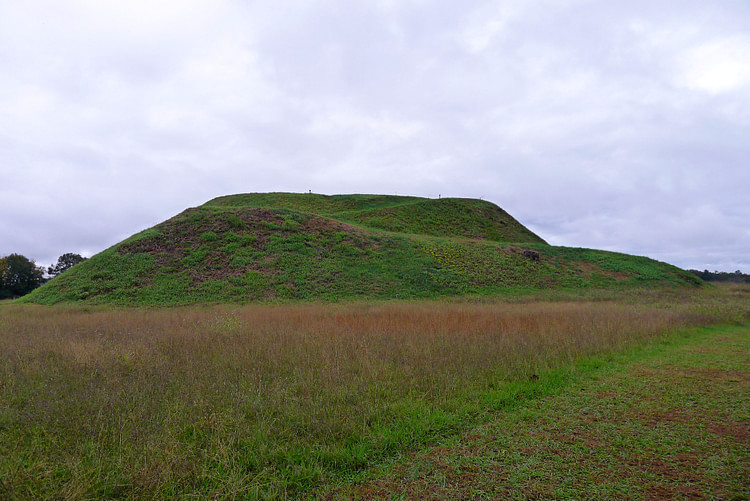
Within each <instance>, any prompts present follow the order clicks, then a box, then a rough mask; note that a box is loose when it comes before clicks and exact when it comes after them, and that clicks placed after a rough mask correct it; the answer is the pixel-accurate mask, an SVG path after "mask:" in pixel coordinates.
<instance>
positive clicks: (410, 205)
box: [23, 193, 700, 306]
mask: <svg viewBox="0 0 750 501" xmlns="http://www.w3.org/2000/svg"><path fill="white" fill-rule="evenodd" d="M697 283H700V281H699V280H697V279H696V278H694V277H693V276H692V275H691V274H689V273H688V272H685V271H683V270H680V269H679V268H676V267H674V266H671V265H668V264H666V263H661V262H658V261H654V260H652V259H648V258H645V257H637V256H631V255H626V254H619V253H614V252H606V251H598V250H591V249H575V248H566V247H554V246H550V245H547V244H546V242H545V241H544V240H542V239H541V238H540V237H539V236H538V235H536V234H534V233H533V232H532V231H530V230H529V229H528V228H526V227H524V226H523V225H522V224H521V223H519V222H518V221H516V220H515V219H514V218H513V217H512V216H511V215H510V214H508V213H507V212H505V211H504V210H502V209H501V208H500V207H498V206H497V205H495V204H492V203H490V202H486V201H482V200H475V199H462V198H442V199H427V198H419V197H402V196H385V195H334V196H325V195H317V194H293V193H256V194H243V195H231V196H225V197H219V198H216V199H213V200H211V201H209V202H206V203H205V204H203V205H201V206H199V207H195V208H190V209H187V210H185V211H184V212H182V213H180V214H178V215H176V216H175V217H173V218H171V219H168V220H166V221H164V222H163V223H160V224H157V225H156V226H154V227H153V228H150V229H147V230H145V231H142V232H140V233H137V234H136V235H133V236H132V237H130V238H128V239H127V240H124V241H122V242H120V243H118V244H116V245H114V246H112V247H111V248H109V249H107V250H105V251H103V252H101V253H99V254H97V255H95V256H93V257H92V258H90V259H88V260H87V261H84V262H83V263H80V264H78V265H76V266H74V267H73V268H71V269H70V270H68V271H67V272H65V273H63V274H61V275H59V276H58V277H56V278H54V279H53V280H51V281H50V282H48V283H47V284H45V285H44V286H42V287H40V288H39V289H36V290H35V291H33V292H32V293H31V294H29V295H27V296H25V297H24V298H23V301H25V302H36V303H45V304H53V303H59V302H86V303H107V304H119V305H133V306H137V305H179V304H194V303H220V302H235V303H243V302H251V301H275V300H310V299H316V300H327V301H333V300H339V299H346V298H364V299H370V298H372V299H374V298H383V299H385V298H404V299H406V298H419V297H442V296H454V295H463V294H501V293H507V292H513V291H519V290H534V289H545V288H556V289H578V288H592V287H593V288H627V287H643V286H673V287H674V286H688V285H695V284H697Z"/></svg>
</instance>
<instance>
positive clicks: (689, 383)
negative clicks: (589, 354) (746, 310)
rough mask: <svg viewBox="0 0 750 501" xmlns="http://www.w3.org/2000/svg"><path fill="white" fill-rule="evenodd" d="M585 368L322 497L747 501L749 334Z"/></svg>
mask: <svg viewBox="0 0 750 501" xmlns="http://www.w3.org/2000/svg"><path fill="white" fill-rule="evenodd" d="M588 363H589V364H594V365H593V366H590V367H589V369H592V370H585V371H583V372H584V374H586V375H585V376H583V377H578V378H577V379H576V378H573V380H571V381H570V382H569V383H567V384H565V385H564V388H562V389H560V390H559V391H556V392H555V391H554V390H553V394H552V395H550V396H548V397H545V398H541V399H535V400H534V399H532V400H528V401H527V402H526V403H524V404H521V405H520V406H519V407H517V408H515V409H510V410H507V411H504V412H501V413H498V415H497V417H496V418H495V419H493V420H492V421H491V422H489V423H487V424H483V425H481V426H478V427H476V428H474V429H472V430H471V431H469V432H466V433H464V434H462V435H461V436H460V437H456V438H452V439H449V440H447V441H445V442H443V443H442V444H440V445H438V446H435V447H432V448H429V449H426V450H424V451H422V452H420V453H417V454H411V455H409V456H407V457H405V458H403V459H402V460H401V461H399V462H397V463H396V464H394V465H392V466H390V467H389V468H388V469H386V470H384V471H379V472H371V473H370V478H369V480H367V481H365V482H364V483H360V484H359V485H355V486H348V487H345V488H340V489H338V490H335V491H333V492H330V493H329V494H328V495H327V496H326V499H645V500H653V499H750V438H749V431H750V328H748V327H727V328H722V329H702V330H697V331H696V330H694V331H692V332H690V333H688V334H685V335H681V336H679V337H673V338H671V339H670V340H669V341H668V342H665V343H659V344H655V345H652V346H651V347H649V348H647V349H646V351H636V352H631V353H630V354H628V355H624V356H621V357H619V359H616V360H614V361H611V362H608V363H603V364H602V366H600V367H595V366H596V364H597V362H596V361H593V362H591V361H589V362H588ZM559 378H560V374H552V373H551V374H548V375H546V376H545V375H543V376H542V377H541V379H540V380H539V381H538V384H539V385H540V386H544V385H551V386H555V385H556V384H558V383H557V382H556V381H559ZM543 393H544V391H543Z"/></svg>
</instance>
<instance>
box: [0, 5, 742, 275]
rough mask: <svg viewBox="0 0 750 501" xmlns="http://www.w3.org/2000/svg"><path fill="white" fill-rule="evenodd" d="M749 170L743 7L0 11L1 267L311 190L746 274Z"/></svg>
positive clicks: (87, 250) (43, 260) (85, 250)
mask: <svg viewBox="0 0 750 501" xmlns="http://www.w3.org/2000/svg"><path fill="white" fill-rule="evenodd" d="M749 159H750V2H748V1H747V0H712V1H707V0H673V1H672V0H627V1H626V0H622V1H620V0H616V1H610V0H570V1H565V0H527V1H521V0H513V1H505V0H495V1H482V0H463V1H461V2H457V1H455V0H445V1H437V0H435V1H432V0H368V1H351V0H347V1H345V0H330V1H328V0H310V1H304V0H289V1H285V2H272V1H262V0H261V1H240V0H236V1H235V0H205V1H203V0H159V1H153V0H149V1H145V0H130V1H128V2H122V1H105V0H78V1H76V0H55V1H49V0H25V1H23V2H17V1H13V0H0V199H1V200H2V217H0V256H2V255H6V254H10V253H12V252H17V253H20V254H24V255H26V256H27V257H29V258H32V259H35V260H36V262H37V263H39V264H43V265H48V264H50V263H52V262H54V261H56V259H57V257H58V256H59V255H61V254H62V253H65V252H77V253H82V254H84V255H92V254H94V253H97V252H99V251H101V250H103V249H105V248H107V247H108V246H110V245H112V244H114V243H116V242H118V241H120V240H121V239H123V238H125V237H127V236H129V235H131V234H133V233H135V232H137V231H140V230H142V229H144V228H147V227H150V226H153V225H154V224H156V223H158V222H160V221H163V220H165V219H167V218H169V217H172V216H173V215H175V214H177V213H179V212H181V211H182V210H183V209H185V208H187V207H192V206H196V205H200V204H202V203H203V202H205V201H207V200H209V199H211V198H214V197H216V196H220V195H226V194H233V193H246V192H265V191H294V192H303V191H304V192H306V191H308V190H312V191H313V192H316V193H324V194H336V193H386V194H394V193H397V194H409V195H419V196H427V197H437V196H438V194H441V195H442V196H443V197H446V196H460V197H476V198H479V197H481V198H483V199H485V200H489V201H492V202H494V203H496V204H498V205H499V206H501V207H503V208H504V209H505V210H507V211H508V212H510V213H511V214H512V215H513V216H514V217H516V218H517V219H518V220H520V221H521V222H522V223H524V224H526V225H527V226H528V227H530V228H531V229H532V230H533V231H535V232H537V233H538V234H539V235H540V236H542V237H543V238H544V239H546V240H547V241H548V242H550V243H552V244H556V245H566V246H574V247H592V248H600V249H608V250H615V251H621V252H627V253H632V254H638V255H646V256H649V257H653V258H656V259H659V260H662V261H667V262H669V263H672V264H676V265H678V266H681V267H683V268H698V269H701V270H702V269H704V268H708V269H710V270H715V269H718V270H723V271H734V270H736V269H741V270H742V271H744V272H748V273H750V224H749V222H750V160H749Z"/></svg>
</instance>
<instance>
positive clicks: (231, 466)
mask: <svg viewBox="0 0 750 501" xmlns="http://www.w3.org/2000/svg"><path fill="white" fill-rule="evenodd" d="M748 298H750V294H748V289H747V288H742V287H724V288H719V287H713V288H709V289H706V290H697V291H693V292H684V291H683V292H679V291H672V292H648V293H643V294H640V295H631V296H629V297H620V298H612V297H607V298H604V299H602V298H597V297H593V296H592V297H586V298H568V299H567V300H559V301H550V300H539V299H534V298H527V299H524V300H516V301H514V302H504V301H501V300H492V301H490V300H484V301H483V302H467V301H463V302H460V301H455V302H418V303H403V302H393V303H388V302H384V303H376V304H356V303H355V304H339V305H331V304H327V305H319V304H305V305H280V306H246V307H231V308H230V307H218V306H214V307H192V308H177V309H163V310H158V309H153V310H147V309H122V310H113V309H83V308H76V307H40V306H29V305H15V304H11V303H4V304H0V498H2V499H92V498H110V499H114V498H123V499H143V498H145V499H171V498H174V499H177V498H179V499H184V498H191V499H195V498H198V499H203V498H207V499H266V498H299V497H315V496H316V493H319V492H322V491H323V490H325V489H327V488H330V487H331V486H336V485H342V484H347V483H349V482H353V481H359V480H358V479H361V478H363V475H364V476H366V475H367V474H368V473H367V472H368V471H370V470H371V469H372V468H373V467H375V466H378V465H383V464H388V463H389V462H391V461H393V460H394V459H396V458H398V457H402V456H403V455H404V454H406V453H412V452H414V451H418V450H421V449H423V448H424V447H426V446H429V445H430V444H434V443H436V442H437V441H439V440H442V439H444V438H445V437H452V436H457V434H460V433H462V432H464V431H466V430H467V429H469V428H470V427H472V426H476V425H479V424H481V423H486V422H488V421H489V420H491V419H493V416H496V415H497V413H500V412H506V411H507V412H510V410H512V409H514V408H515V406H516V405H517V403H518V402H521V401H524V399H530V398H531V399H533V398H534V397H535V395H543V394H545V392H546V393H549V392H555V391H557V390H556V388H560V387H563V386H565V384H567V383H566V381H568V380H569V378H571V377H573V376H571V374H572V373H573V372H575V371H576V370H577V371H579V372H581V373H585V372H586V371H591V370H594V369H592V367H595V366H596V364H588V365H585V364H584V365H581V363H583V362H585V361H586V360H598V361H600V362H601V363H606V361H607V360H608V359H609V358H608V357H612V356H614V355H615V354H618V353H623V352H624V351H627V350H633V349H637V348H638V347H640V346H645V345H648V344H649V343H653V342H656V341H658V340H660V339H664V338H666V337H669V336H671V335H674V333H676V332H681V331H684V330H685V329H689V328H695V327H705V326H710V325H718V324H729V323H734V324H737V323H744V324H747V323H748V321H750V316H749V315H748V313H749V312H750V306H749V304H748ZM592 357H593V358H592ZM597 363H599V362H597ZM576 364H578V365H576ZM576 367H577V369H576ZM540 376H542V381H544V382H545V383H544V385H541V384H540V383H538V380H539V378H540Z"/></svg>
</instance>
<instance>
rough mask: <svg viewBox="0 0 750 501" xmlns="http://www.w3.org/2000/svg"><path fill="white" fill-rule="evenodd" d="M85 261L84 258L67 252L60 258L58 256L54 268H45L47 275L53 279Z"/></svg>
mask: <svg viewBox="0 0 750 501" xmlns="http://www.w3.org/2000/svg"><path fill="white" fill-rule="evenodd" d="M85 260H86V258H85V257H83V256H81V255H80V254H74V253H72V252H67V253H65V254H63V255H62V256H60V257H59V258H57V263H56V264H55V265H54V266H50V267H49V268H47V274H48V275H49V276H50V277H55V276H57V275H59V274H60V273H62V272H64V271H67V270H69V269H70V268H72V267H73V266H75V265H77V264H78V263H81V262H83V261H85Z"/></svg>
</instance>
